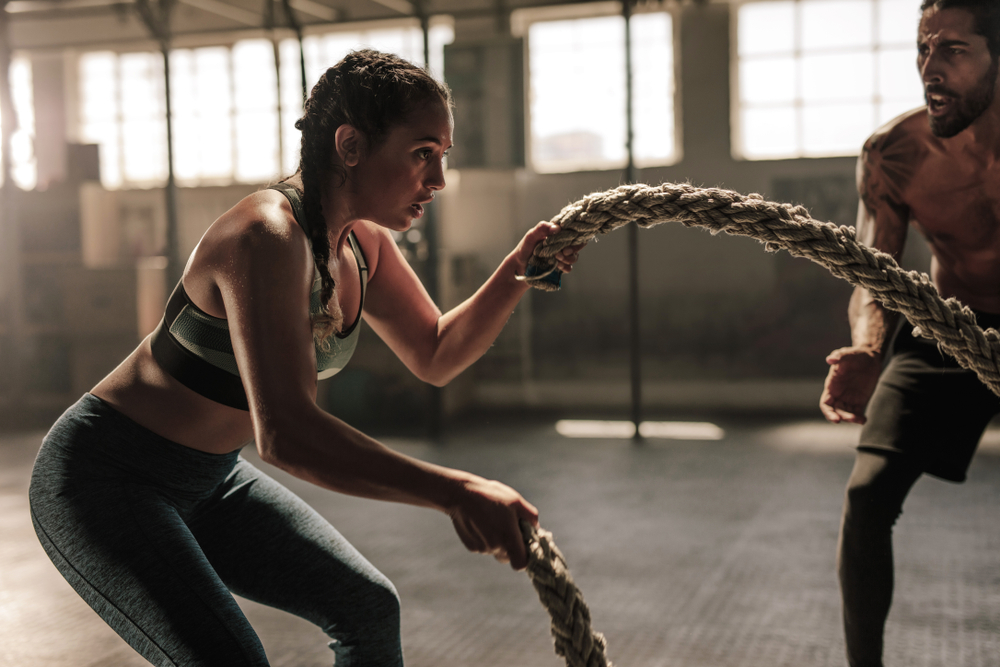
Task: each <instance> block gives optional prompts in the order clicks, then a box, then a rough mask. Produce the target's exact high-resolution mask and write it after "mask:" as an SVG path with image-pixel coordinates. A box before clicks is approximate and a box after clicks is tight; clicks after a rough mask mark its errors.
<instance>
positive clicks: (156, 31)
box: [136, 0, 184, 289]
mask: <svg viewBox="0 0 1000 667" xmlns="http://www.w3.org/2000/svg"><path fill="white" fill-rule="evenodd" d="M176 1H177V0H136V9H137V10H138V12H139V16H140V17H142V20H143V22H144V23H145V24H146V27H147V28H148V29H149V32H150V33H151V34H152V35H153V37H154V38H155V39H156V41H157V42H159V44H160V53H161V54H162V55H163V83H164V98H165V100H164V102H165V104H166V108H165V110H164V111H165V113H166V122H167V186H166V187H165V188H164V197H165V200H166V201H165V205H166V213H167V250H166V255H167V284H168V285H170V286H171V289H172V286H173V285H174V284H176V283H177V282H178V281H179V280H180V279H181V274H182V272H183V271H184V262H183V260H182V259H181V257H180V238H179V237H180V234H179V231H178V223H177V182H176V181H175V180H174V123H173V114H172V113H171V105H170V40H171V32H170V14H171V12H172V11H173V8H174V6H175V4H176Z"/></svg>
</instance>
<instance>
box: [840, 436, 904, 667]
mask: <svg viewBox="0 0 1000 667" xmlns="http://www.w3.org/2000/svg"><path fill="white" fill-rule="evenodd" d="M920 475H921V470H920V468H919V467H918V466H917V465H916V464H915V463H913V461H912V460H910V459H909V458H907V457H904V456H902V455H900V454H898V453H895V452H880V453H875V452H873V451H863V450H859V451H858V454H857V458H856V459H855V462H854V470H853V471H852V472H851V477H850V479H849V480H848V482H847V491H846V492H845V494H844V514H843V518H842V520H841V525H840V540H839V544H838V553H837V570H838V573H839V575H840V591H841V596H842V597H843V604H844V607H843V610H844V635H845V639H846V642H847V661H848V663H849V664H850V665H851V667H882V634H883V631H884V629H885V619H886V617H887V616H888V615H889V607H890V605H891V604H892V588H893V561H892V527H893V524H895V522H896V519H897V518H898V517H899V515H900V514H901V513H902V511H903V500H905V498H906V495H907V494H908V493H909V491H910V489H911V488H912V487H913V484H914V482H916V481H917V478H918V477H920Z"/></svg>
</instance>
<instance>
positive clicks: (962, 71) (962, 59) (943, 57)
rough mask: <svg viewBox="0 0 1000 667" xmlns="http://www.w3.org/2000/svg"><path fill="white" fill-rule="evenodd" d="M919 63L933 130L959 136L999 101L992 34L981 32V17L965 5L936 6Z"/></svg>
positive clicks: (920, 43) (922, 31) (924, 20)
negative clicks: (978, 19) (990, 44)
mask: <svg viewBox="0 0 1000 667" xmlns="http://www.w3.org/2000/svg"><path fill="white" fill-rule="evenodd" d="M917 49H918V53H919V55H918V56H917V67H918V68H919V69H920V76H921V79H922V80H923V83H924V98H925V99H926V101H927V115H928V118H929V120H930V124H931V131H932V132H933V133H934V134H935V135H936V136H939V137H945V138H947V137H953V136H955V135H956V134H958V133H959V132H961V131H962V130H964V129H965V128H967V127H969V125H971V124H972V123H973V122H974V121H975V120H976V119H977V118H979V117H980V116H981V115H982V114H983V112H984V111H986V109H987V108H989V106H990V105H991V104H992V103H993V100H994V98H995V94H996V87H997V73H998V69H997V67H998V63H997V59H996V58H993V57H992V56H991V55H990V51H989V48H988V46H987V42H986V38H985V37H983V36H982V35H978V34H976V32H975V17H974V16H973V15H972V13H971V12H969V11H966V10H964V9H957V8H953V9H942V10H938V9H935V8H933V7H932V8H930V9H928V10H927V11H925V12H924V15H923V16H922V17H921V19H920V28H919V32H918V35H917Z"/></svg>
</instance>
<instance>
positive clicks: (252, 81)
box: [232, 39, 278, 114]
mask: <svg viewBox="0 0 1000 667" xmlns="http://www.w3.org/2000/svg"><path fill="white" fill-rule="evenodd" d="M232 54H233V55H232V58H233V93H234V94H233V102H234V105H235V107H236V113H237V114H240V113H243V112H245V111H260V110H263V109H275V108H277V104H278V86H277V76H278V75H277V73H276V72H275V69H274V48H273V47H272V46H271V42H269V41H267V40H264V39H252V40H250V39H248V40H243V41H241V42H237V43H236V44H235V45H234V46H233V52H232Z"/></svg>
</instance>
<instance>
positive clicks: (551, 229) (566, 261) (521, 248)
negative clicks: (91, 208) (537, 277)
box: [514, 222, 586, 274]
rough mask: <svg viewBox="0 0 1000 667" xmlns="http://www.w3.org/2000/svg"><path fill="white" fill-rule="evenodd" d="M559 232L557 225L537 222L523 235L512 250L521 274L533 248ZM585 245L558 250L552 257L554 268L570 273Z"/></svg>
mask: <svg viewBox="0 0 1000 667" xmlns="http://www.w3.org/2000/svg"><path fill="white" fill-rule="evenodd" d="M559 230H560V227H559V225H556V224H554V223H551V222H539V223H538V224H537V225H535V226H534V227H532V228H531V229H530V230H529V231H528V233H527V234H525V235H524V238H523V239H521V242H520V243H518V244H517V248H515V249H514V255H515V256H516V257H517V259H518V262H519V263H520V264H521V272H520V273H521V274H523V273H524V268H525V267H527V266H528V260H530V259H531V255H532V253H534V251H535V246H537V245H538V244H539V243H541V242H542V241H544V240H545V239H547V238H549V237H550V236H552V235H553V234H555V233H556V232H558V231H559ZM585 245H586V243H581V244H579V245H571V246H567V247H565V248H563V249H562V250H560V251H559V252H558V253H557V254H556V255H555V257H553V259H554V260H555V261H556V268H557V269H558V270H559V271H561V272H563V273H569V272H570V271H572V270H573V265H574V264H576V260H578V259H580V250H582V249H583V246H585Z"/></svg>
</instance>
